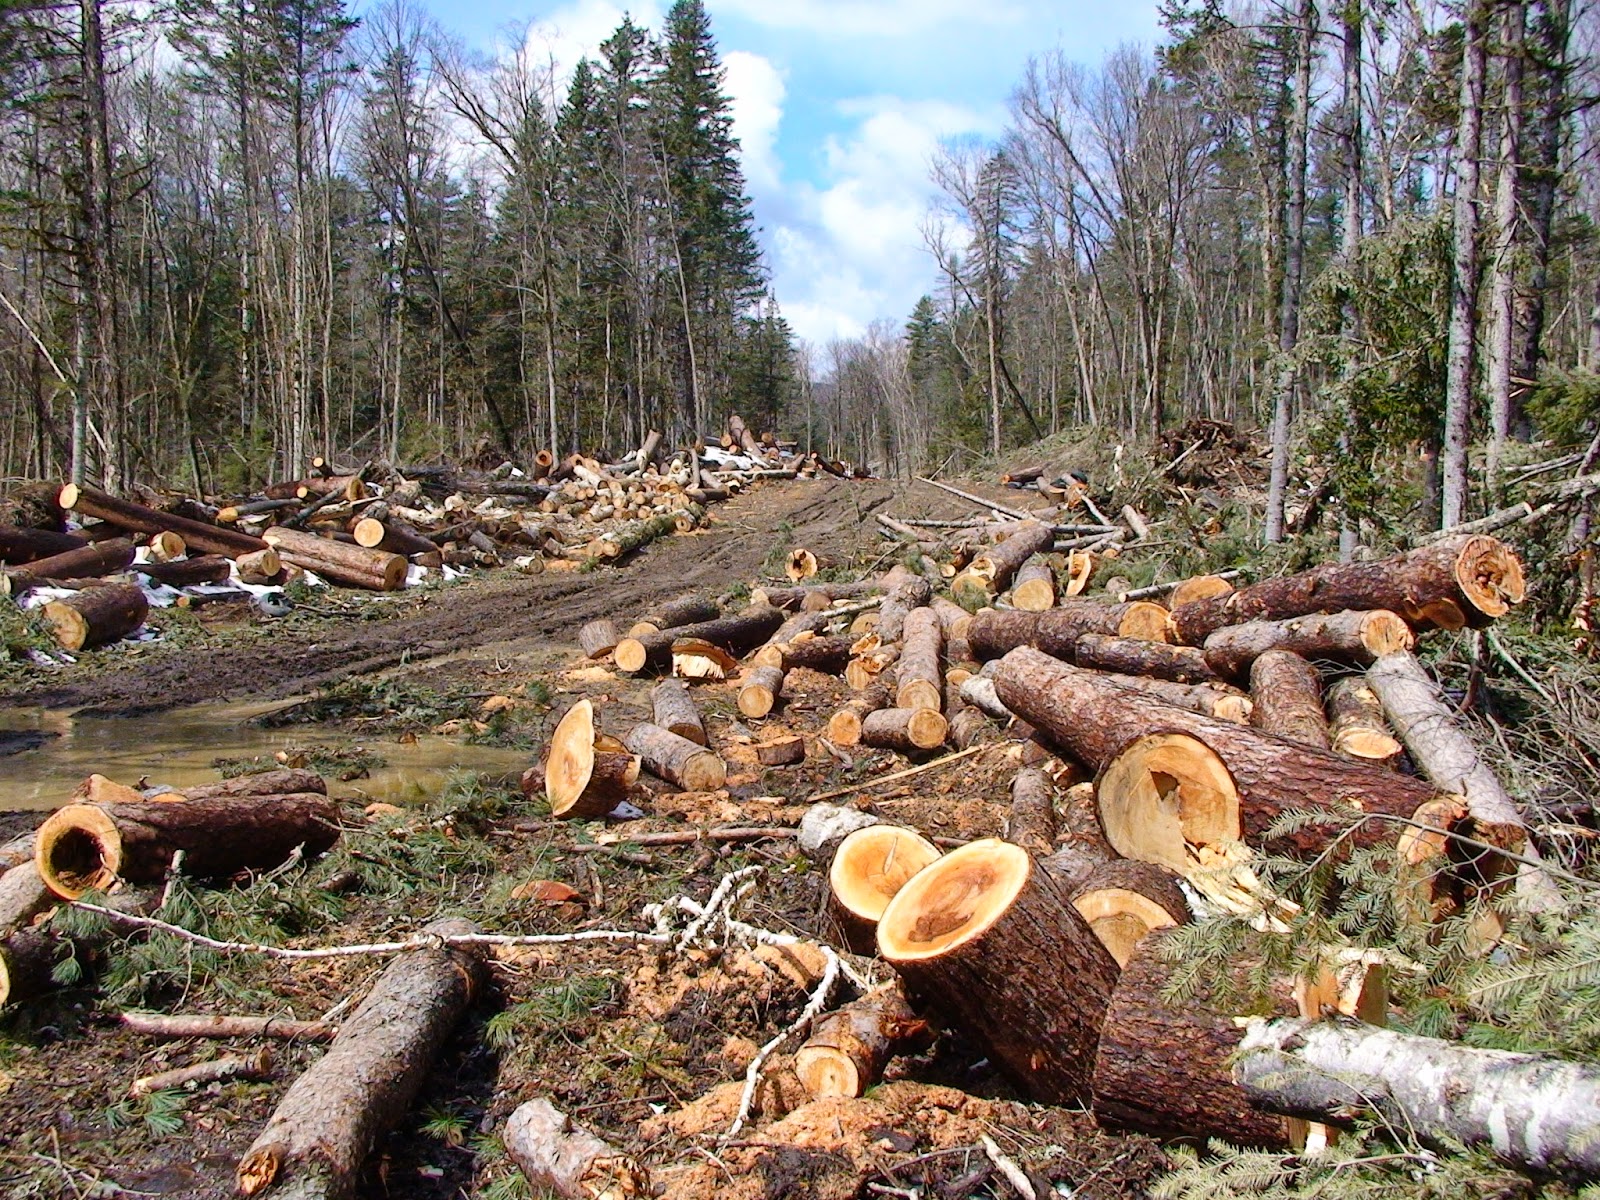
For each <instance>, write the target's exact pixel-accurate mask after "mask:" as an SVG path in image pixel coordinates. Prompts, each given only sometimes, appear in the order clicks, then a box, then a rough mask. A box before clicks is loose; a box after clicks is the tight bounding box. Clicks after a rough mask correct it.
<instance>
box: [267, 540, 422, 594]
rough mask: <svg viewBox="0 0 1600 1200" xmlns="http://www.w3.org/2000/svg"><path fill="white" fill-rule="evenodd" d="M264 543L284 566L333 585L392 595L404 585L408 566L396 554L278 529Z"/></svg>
mask: <svg viewBox="0 0 1600 1200" xmlns="http://www.w3.org/2000/svg"><path fill="white" fill-rule="evenodd" d="M266 540H267V544H268V545H270V546H272V547H273V548H274V549H275V550H277V552H278V557H279V558H281V559H282V560H283V561H284V562H286V563H292V564H293V565H295V566H297V567H300V568H302V569H304V570H307V571H315V572H316V573H317V574H318V575H321V576H323V577H324V578H326V579H329V580H331V581H332V582H334V583H339V584H344V585H346V586H348V587H359V588H368V589H370V590H372V591H379V592H392V591H394V590H395V589H397V588H399V587H402V586H403V585H404V584H405V581H406V571H407V569H408V567H409V564H408V563H407V562H406V560H405V559H404V558H402V557H401V556H400V555H398V554H389V553H388V552H386V551H383V550H369V549H367V548H366V547H365V546H357V545H355V544H353V543H351V544H346V543H344V542H335V541H330V540H329V539H327V538H319V537H317V536H316V535H314V534H310V533H302V532H301V531H300V530H298V529H284V528H281V527H278V528H273V529H269V530H267V532H266Z"/></svg>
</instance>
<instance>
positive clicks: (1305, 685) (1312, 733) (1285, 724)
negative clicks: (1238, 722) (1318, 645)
mask: <svg viewBox="0 0 1600 1200" xmlns="http://www.w3.org/2000/svg"><path fill="white" fill-rule="evenodd" d="M1250 699H1251V701H1252V702H1253V703H1254V704H1255V708H1254V709H1253V710H1252V711H1251V713H1250V724H1252V725H1254V726H1255V727H1256V728H1257V729H1260V730H1263V731H1265V732H1266V733H1273V734H1276V735H1277V736H1279V737H1281V738H1287V739H1288V740H1289V741H1291V742H1299V743H1301V744H1302V745H1306V746H1316V747H1317V748H1318V749H1320V750H1327V749H1328V748H1329V742H1328V721H1327V718H1326V717H1324V716H1323V715H1322V677H1321V676H1319V675H1318V674H1317V669H1316V668H1315V667H1313V666H1312V665H1311V664H1310V663H1308V662H1307V661H1306V660H1305V659H1303V658H1301V657H1300V656H1299V655H1298V654H1296V653H1294V651H1292V650H1268V651H1267V652H1266V653H1265V654H1260V655H1257V656H1256V660H1255V661H1254V662H1253V663H1251V664H1250Z"/></svg>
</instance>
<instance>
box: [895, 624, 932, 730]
mask: <svg viewBox="0 0 1600 1200" xmlns="http://www.w3.org/2000/svg"><path fill="white" fill-rule="evenodd" d="M901 636H902V644H901V649H900V665H899V667H898V669H897V670H896V673H895V678H896V680H897V682H898V685H899V686H898V688H897V690H896V691H895V701H894V702H895V707H896V708H931V709H933V711H935V712H938V711H939V710H940V709H941V708H942V707H943V700H944V687H943V683H944V672H943V671H942V670H941V669H940V664H939V657H940V653H941V651H942V650H943V649H944V632H943V629H942V628H941V626H940V624H939V614H938V613H936V612H934V611H933V609H931V608H913V609H912V610H911V611H910V612H909V613H907V614H906V617H905V625H904V628H903V630H902V634H901Z"/></svg>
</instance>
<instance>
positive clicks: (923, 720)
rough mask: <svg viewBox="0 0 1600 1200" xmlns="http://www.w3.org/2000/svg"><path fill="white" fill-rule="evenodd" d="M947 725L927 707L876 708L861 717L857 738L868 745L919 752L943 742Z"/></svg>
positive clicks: (905, 752) (904, 751)
mask: <svg viewBox="0 0 1600 1200" xmlns="http://www.w3.org/2000/svg"><path fill="white" fill-rule="evenodd" d="M948 730H949V725H948V723H947V722H946V721H945V719H944V717H943V716H942V715H941V714H940V713H939V712H937V711H935V710H934V709H931V708H880V709H878V710H877V711H876V712H871V713H868V714H867V715H866V717H864V718H863V719H862V722H861V740H862V742H864V743H865V744H866V745H868V746H875V747H878V748H879V749H884V750H898V751H899V752H900V753H901V754H919V753H921V752H923V751H925V750H932V749H935V748H936V747H938V746H942V745H944V737H945V734H946V732H948Z"/></svg>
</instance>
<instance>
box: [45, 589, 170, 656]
mask: <svg viewBox="0 0 1600 1200" xmlns="http://www.w3.org/2000/svg"><path fill="white" fill-rule="evenodd" d="M43 612H44V619H45V620H46V621H48V622H49V623H50V632H51V633H52V634H53V635H54V636H55V639H56V644H57V645H59V646H60V647H61V648H62V649H63V650H68V651H78V650H91V649H93V648H94V647H96V646H104V645H107V644H108V643H111V642H115V641H120V640H121V639H122V638H124V637H126V636H127V635H128V634H130V633H132V632H133V631H134V630H136V629H138V628H139V626H141V625H143V624H144V619H145V617H146V616H147V615H149V612H150V601H149V600H147V599H146V598H145V594H144V590H143V589H142V588H140V587H138V586H137V585H136V584H132V583H112V584H107V585H106V586H105V587H96V588H86V589H84V590H83V591H81V592H74V593H73V594H72V595H70V596H66V597H64V598H62V599H60V600H52V601H50V603H49V604H46V605H45V606H44V610H43Z"/></svg>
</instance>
